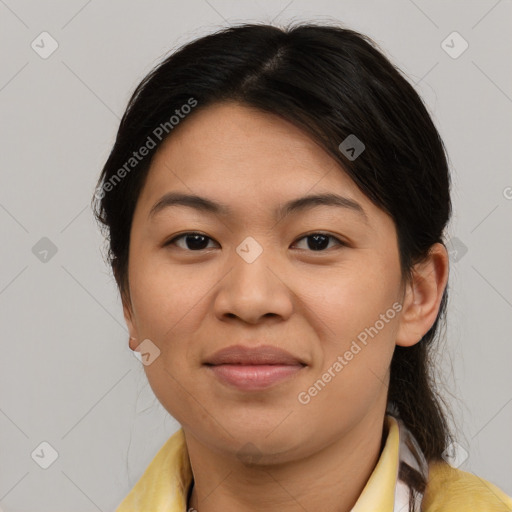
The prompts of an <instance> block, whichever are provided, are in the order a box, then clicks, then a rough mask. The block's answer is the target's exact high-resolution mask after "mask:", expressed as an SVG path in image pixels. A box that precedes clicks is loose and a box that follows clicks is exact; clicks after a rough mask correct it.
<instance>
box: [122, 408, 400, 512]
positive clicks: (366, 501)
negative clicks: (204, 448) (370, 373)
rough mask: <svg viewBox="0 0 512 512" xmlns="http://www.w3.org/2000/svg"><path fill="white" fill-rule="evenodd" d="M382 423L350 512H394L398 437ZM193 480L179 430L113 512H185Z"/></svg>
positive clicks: (393, 426)
mask: <svg viewBox="0 0 512 512" xmlns="http://www.w3.org/2000/svg"><path fill="white" fill-rule="evenodd" d="M385 421H387V427H388V435H387V438H386V443H385V445H384V449H383V451H382V453H381V456H380V458H379V461H378V462H377V465H376V466H375V469H374V470H373V472H372V474H371V476H370V478H369V480H368V482H367V483H366V486H365V487H364V489H363V492H362V493H361V495H360V496H359V499H358V500H357V503H356V505H355V506H354V508H353V509H352V511H351V512H366V511H369V510H379V512H393V502H394V491H395V483H396V478H397V474H398V449H399V434H398V424H397V421H396V420H395V418H393V417H392V416H389V415H386V417H385ZM192 478H193V475H192V468H191V467H190V460H189V457H188V452H187V446H186V443H185V435H184V433H183V429H181V428H180V429H179V430H178V431H177V432H175V433H174V434H173V435H172V436H171V437H170V438H169V439H168V440H167V441H166V443H165V444H164V445H163V446H162V448H160V450H159V451H158V453H157V454H156V455H155V457H154V459H153V460H152V461H151V463H150V464H149V466H148V467H147V469H146V470H145V472H144V473H143V475H142V476H141V478H140V479H139V481H138V482H137V483H136V484H135V486H134V487H133V488H132V490H131V491H130V492H129V494H128V495H127V496H126V498H125V499H124V500H123V501H122V503H121V504H120V505H119V507H118V508H117V509H116V512H134V511H135V510H158V511H159V512H184V511H186V510H187V494H188V489H189V487H190V484H191V483H192Z"/></svg>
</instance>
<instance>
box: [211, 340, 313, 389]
mask: <svg viewBox="0 0 512 512" xmlns="http://www.w3.org/2000/svg"><path fill="white" fill-rule="evenodd" d="M204 365H205V366H206V367H207V369H208V370H209V371H210V372H211V373H212V374H213V375H214V376H215V377H216V378H217V379H218V380H220V381H221V382H222V383H223V384H226V385H228V386H230V387H235V388H237V389H239V390H243V391H257V390H262V389H266V388H269V387H271V386H274V385H276V384H278V383H280V382H283V381H285V380H288V379H290V378H292V377H293V376H295V375H296V374H297V373H299V372H300V370H302V369H303V368H305V367H306V366H307V365H306V363H305V362H304V361H302V360H301V359H300V358H298V357H295V356H293V355H292V354H290V353H289V352H286V351H285V350H282V349H279V348H277V347H273V346H269V345H264V346H260V347H256V348H248V347H244V346H241V345H236V346H231V347H227V348H225V349H223V350H220V351H219V352H216V353H215V354H214V355H213V356H212V357H211V358H209V359H208V360H207V361H206V362H205V363H204Z"/></svg>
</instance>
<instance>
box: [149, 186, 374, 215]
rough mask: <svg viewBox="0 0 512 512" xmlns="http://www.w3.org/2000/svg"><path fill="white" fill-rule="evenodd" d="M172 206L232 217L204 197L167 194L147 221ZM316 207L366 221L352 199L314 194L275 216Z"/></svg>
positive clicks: (294, 201)
mask: <svg viewBox="0 0 512 512" xmlns="http://www.w3.org/2000/svg"><path fill="white" fill-rule="evenodd" d="M174 206H185V207H188V208H193V209H195V210H198V211H201V212H205V213H209V214H213V215H217V216H230V215H233V210H232V209H231V208H230V207H229V206H227V205H225V204H222V203H218V202H216V201H212V200H211V199H208V198H206V197H201V196H197V195H193V194H184V193H181V192H169V193H167V194H165V195H163V196H162V197H161V198H160V199H159V200H158V201H157V202H156V203H155V204H154V205H153V207H152V208H151V210H150V211H149V214H148V220H152V219H153V218H154V217H155V216H156V215H157V214H158V213H160V212H162V211H163V210H165V209H167V208H170V207H174ZM317 206H335V207H338V208H345V209H348V210H351V211H353V212H355V213H357V214H359V215H360V216H361V217H362V218H363V219H364V221H365V222H367V221H368V217H367V216H366V213H365V211H364V209H363V207H362V206H361V205H360V204H359V203H358V202H356V201H354V200H353V199H349V198H348V197H343V196H340V195H338V194H333V193H325V194H315V195H309V196H304V197H299V198H297V199H292V200H290V201H288V202H286V203H284V204H283V205H280V206H279V207H277V208H276V210H275V215H276V216H277V217H278V218H280V219H282V218H284V217H287V216H288V215H291V214H293V213H298V212H302V211H305V210H309V209H311V208H314V207H317Z"/></svg>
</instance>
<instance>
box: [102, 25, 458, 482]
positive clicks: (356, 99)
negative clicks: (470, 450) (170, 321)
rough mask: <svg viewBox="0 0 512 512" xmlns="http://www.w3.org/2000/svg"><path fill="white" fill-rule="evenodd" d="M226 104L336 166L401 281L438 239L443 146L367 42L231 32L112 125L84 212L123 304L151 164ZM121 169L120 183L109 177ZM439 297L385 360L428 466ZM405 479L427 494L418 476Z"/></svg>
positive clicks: (163, 77) (249, 28)
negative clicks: (415, 335)
mask: <svg viewBox="0 0 512 512" xmlns="http://www.w3.org/2000/svg"><path fill="white" fill-rule="evenodd" d="M226 100H234V101H238V102H240V103H242V104H245V105H249V106H251V107H256V108H258V109H261V110H262V111H266V112H270V113H273V114H275V115H278V116H281V117H282V118H283V119H286V120H287V121H289V122H292V123H294V124H295V125H297V126H298V127H300V128H302V129H304V130H306V131H307V133H309V134H310V136H311V137H312V138H313V139H314V140H315V141H317V142H318V143H319V144H320V145H321V146H322V147H323V148H324V149H325V151H327V152H328V153H329V154H330V155H332V156H333V157H334V158H335V159H336V160H337V161H338V162H339V163H340V164H341V165H342V166H343V168H344V169H345V170H346V172H347V174H348V175H349V176H350V178H351V179H352V180H353V181H354V182H355V183H356V185H357V186H358V187H359V188H360V189H361V191H362V192H363V193H364V194H365V195H366V196H367V197H368V198H369V199H370V200H371V201H373V202H374V204H376V205H377V206H378V207H379V208H381V209H382V210H384V211H385V212H387V213H388V214H389V215H390V216H391V217H392V219H393V221H394V223H395V226H396V230H397V235H398V244H399V250H400V263H401V268H402V273H403V276H404V279H409V278H410V275H411V270H412V268H413V265H414V264H415V263H417V262H420V261H421V260H422V259H424V258H425V257H426V256H427V254H428V252H429V249H430V248H431V246H432V245H433V244H435V243H437V242H439V243H443V232H444V229H445V227H446V225H447V222H448V220H449V217H450V214H451V200H450V191H449V189H450V178H449V170H448V163H447V157H446V154H445V148H444V145H443V142H442V140H441V138H440V136H439V133H438V131H437V130H436V127H435V126H434V124H433V122H432V119H431V117H430V115H429V113H428V111H427V109H426V107H425V105H424V103H423V101H422V100H421V98H420V97H419V95H418V94H417V93H416V91H415V89H414V88H413V86H412V85H411V84H410V83H409V82H408V80H407V79H406V77H405V76H404V75H403V74H402V72H401V71H400V70H399V69H398V68H397V67H395V66H394V65H393V64H392V63H391V62H390V61H389V60H388V59H387V58H386V57H385V56H384V54H383V52H382V51H380V50H379V49H378V46H377V45H376V43H375V42H373V41H372V40H371V39H370V38H369V37H367V36H365V35H363V34H360V33H357V32H355V31H353V30H349V29H346V28H341V27H340V26H328V25H317V24H313V23H308V24H297V25H296V26H290V27H287V28H278V27H275V26H271V25H265V24H244V25H238V26H232V27H229V28H226V29H222V30H219V31H218V32H216V33H213V34H210V35H208V36H205V37H202V38H200V39H196V40H194V41H192V42H190V43H188V44H186V45H184V46H183V47H181V48H180V49H179V50H178V51H176V52H174V53H172V54H171V55H169V56H167V57H166V58H165V59H164V60H163V61H162V62H161V63H160V64H158V66H156V67H155V68H154V69H153V70H152V71H151V72H150V73H149V74H148V75H147V76H146V77H145V78H144V79H143V80H142V82H141V83H140V84H139V85H138V87H137V88H136V90H135V91H134V93H133V95H132V97H131V99H130V101H129V104H128V106H127V109H126V112H125V113H124V115H123V118H122V120H121V123H120V126H119V130H118V133H117V138H116V141H115V144H114V147H113V149H112V151H111V153H110V155H109V157H108V160H107V162H106V164H105V166H104V168H103V171H102V173H101V176H100V179H99V181H98V186H99V188H98V190H99V193H97V194H96V195H95V197H94V198H93V209H94V211H95V215H96V217H97V220H98V221H99V222H100V223H101V224H102V225H103V226H104V227H106V228H107V229H108V237H109V242H110V247H109V260H110V261H109V262H110V264H111V266H112V270H113V272H114V276H115V279H116V282H117V284H118V286H119V290H120V292H121V295H122V297H123V298H124V299H125V300H129V282H128V248H129V242H130V228H131V222H132V217H133V212H134V209H135V205H136V202H137V199H138V197H139V194H140V191H141V189H142V187H143V185H144V181H145V179H146V176H147V173H148V170H149V167H150V163H151V157H152V156H153V155H154V153H155V151H156V149H158V147H159V146H160V144H161V142H162V141H163V140H165V138H166V137H172V129H173V127H174V125H175V124H177V123H186V120H187V115H189V116H193V115H194V112H196V111H198V110H200V109H203V108H206V107H208V106H209V105H212V104H214V103H216V102H220V101H226ZM194 102H195V103H194ZM184 105H189V106H192V105H194V107H193V108H192V107H191V108H188V107H187V108H184ZM185 114H186V115H185ZM172 117H174V121H173V120H172ZM178 117H179V119H178ZM158 127H160V128H158ZM164 131H165V134H164ZM350 135H355V136H356V137H357V139H359V140H360V141H362V143H363V144H364V146H365V149H364V151H363V152H362V153H361V154H360V155H359V156H358V157H357V158H355V159H354V158H351V155H350V154H348V153H347V152H345V151H342V150H341V149H340V143H342V142H343V141H344V140H345V139H346V138H347V137H348V136H350ZM150 140H151V142H152V143H151V144H149V141H150ZM150 145H151V146H152V148H151V150H150V154H149V156H147V157H146V158H144V159H142V160H141V161H137V162H136V163H135V162H133V161H132V162H131V163H132V164H135V165H134V166H132V167H133V170H131V168H127V166H126V164H127V162H129V161H131V160H130V159H131V158H133V152H134V151H135V150H137V149H138V148H141V147H142V146H146V147H149V146H150ZM121 169H125V172H123V173H121V174H122V179H115V180H114V178H116V176H117V178H119V176H120V172H119V171H120V170H121ZM107 183H110V185H111V186H110V187H107V186H106V185H107ZM446 300H447V290H445V292H444V295H443V298H442V302H441V307H440V311H439V314H438V317H437V319H436V321H435V323H434V325H433V326H432V328H431V329H430V330H429V331H428V332H427V333H426V334H425V335H424V336H423V338H422V340H421V341H420V342H419V343H417V344H415V345H413V346H411V347H407V348H405V347H400V346H397V347H396V349H395V352H394V355H393V359H392V363H391V376H390V385H389V390H388V401H389V402H393V403H394V404H395V406H396V408H397V410H398V414H399V416H400V418H401V419H402V420H403V422H404V424H405V425H406V426H407V428H409V429H410V431H411V432H412V434H413V435H414V437H415V438H416V439H417V441H418V444H419V446H420V448H421V450H422V451H423V453H424V455H425V457H426V459H427V460H428V461H431V460H436V459H440V458H441V457H442V453H443V451H444V450H445V449H446V447H447V443H448V441H449V438H450V435H449V430H448V425H447V421H446V417H445V412H443V407H442V405H444V402H443V400H442V398H440V396H438V394H437V393H436V391H435V379H434V375H433V370H434V367H433V365H432V364H431V361H430V354H431V351H432V348H433V344H434V342H435V340H436V339H437V338H438V336H436V333H437V331H438V328H439V322H440V321H441V320H442V318H443V316H444V314H445V309H446ZM405 478H406V479H407V480H408V483H409V485H410V486H411V487H413V488H418V489H422V488H424V485H425V482H424V481H422V479H421V478H420V479H418V477H417V475H415V474H412V473H410V474H408V475H405Z"/></svg>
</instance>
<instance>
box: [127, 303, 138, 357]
mask: <svg viewBox="0 0 512 512" xmlns="http://www.w3.org/2000/svg"><path fill="white" fill-rule="evenodd" d="M123 314H124V319H125V321H126V325H127V326H128V330H129V331H130V340H129V341H128V345H129V347H130V348H131V349H132V350H135V348H136V347H137V346H138V345H139V343H140V341H139V340H138V339H137V328H136V327H135V322H134V320H133V308H132V305H131V301H130V300H129V299H123Z"/></svg>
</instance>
